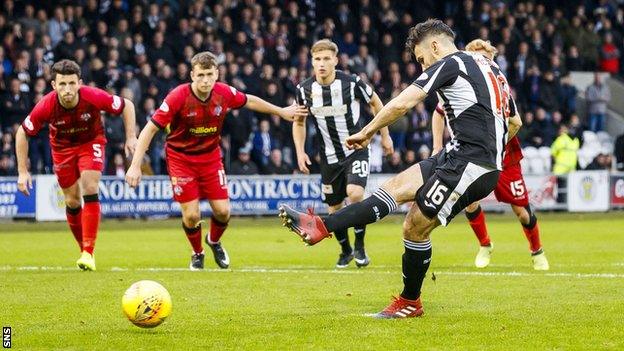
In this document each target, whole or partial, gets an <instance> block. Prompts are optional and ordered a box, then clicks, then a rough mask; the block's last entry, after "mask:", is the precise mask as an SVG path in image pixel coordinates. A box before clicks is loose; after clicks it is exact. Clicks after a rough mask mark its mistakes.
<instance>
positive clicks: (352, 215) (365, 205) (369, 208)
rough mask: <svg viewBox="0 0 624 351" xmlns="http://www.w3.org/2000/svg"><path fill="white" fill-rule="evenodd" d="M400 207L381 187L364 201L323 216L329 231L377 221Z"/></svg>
mask: <svg viewBox="0 0 624 351" xmlns="http://www.w3.org/2000/svg"><path fill="white" fill-rule="evenodd" d="M397 207H398V205H397V203H396V200H394V198H393V197H392V196H391V195H390V194H388V192H387V191H385V190H383V189H382V188H379V189H378V190H377V191H375V193H373V195H372V196H369V197H368V198H366V199H365V200H364V201H361V202H358V203H354V204H351V205H349V206H347V207H344V208H342V209H341V210H339V211H337V212H335V213H333V214H331V215H329V216H327V217H325V218H323V222H325V227H326V228H327V231H328V232H330V233H331V232H335V231H336V230H339V229H346V228H351V227H356V226H363V225H366V224H369V223H373V222H377V221H378V220H380V219H382V218H384V217H385V216H387V215H388V214H389V213H390V212H392V211H394V210H396V208H397Z"/></svg>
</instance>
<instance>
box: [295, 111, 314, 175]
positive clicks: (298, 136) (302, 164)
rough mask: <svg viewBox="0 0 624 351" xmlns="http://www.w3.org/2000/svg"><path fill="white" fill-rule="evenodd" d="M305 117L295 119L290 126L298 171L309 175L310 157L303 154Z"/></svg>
mask: <svg viewBox="0 0 624 351" xmlns="http://www.w3.org/2000/svg"><path fill="white" fill-rule="evenodd" d="M306 118H307V115H306V116H303V117H296V118H295V121H294V122H293V126H292V134H293V142H294V144H295V152H296V153H297V165H298V166H299V171H301V173H304V174H310V169H308V166H309V165H311V164H312V162H311V161H310V157H308V154H306V152H305V140H306Z"/></svg>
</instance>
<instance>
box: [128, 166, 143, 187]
mask: <svg viewBox="0 0 624 351" xmlns="http://www.w3.org/2000/svg"><path fill="white" fill-rule="evenodd" d="M141 176H142V173H141V168H140V167H135V166H130V168H128V172H126V183H128V185H130V187H132V188H134V187H136V186H137V185H139V183H140V182H141Z"/></svg>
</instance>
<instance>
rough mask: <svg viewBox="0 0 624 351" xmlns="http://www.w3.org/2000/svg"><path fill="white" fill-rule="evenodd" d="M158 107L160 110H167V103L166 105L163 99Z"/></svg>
mask: <svg viewBox="0 0 624 351" xmlns="http://www.w3.org/2000/svg"><path fill="white" fill-rule="evenodd" d="M159 109H160V110H161V111H162V112H169V105H167V103H166V102H164V101H163V103H162V104H161V105H160V107H159Z"/></svg>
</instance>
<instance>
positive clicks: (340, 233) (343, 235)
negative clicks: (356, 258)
mask: <svg viewBox="0 0 624 351" xmlns="http://www.w3.org/2000/svg"><path fill="white" fill-rule="evenodd" d="M334 235H335V236H336V240H337V241H338V244H340V247H341V248H342V253H346V254H350V253H351V252H352V251H353V249H351V243H350V242H349V231H348V229H338V230H336V231H335V232H334Z"/></svg>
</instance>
